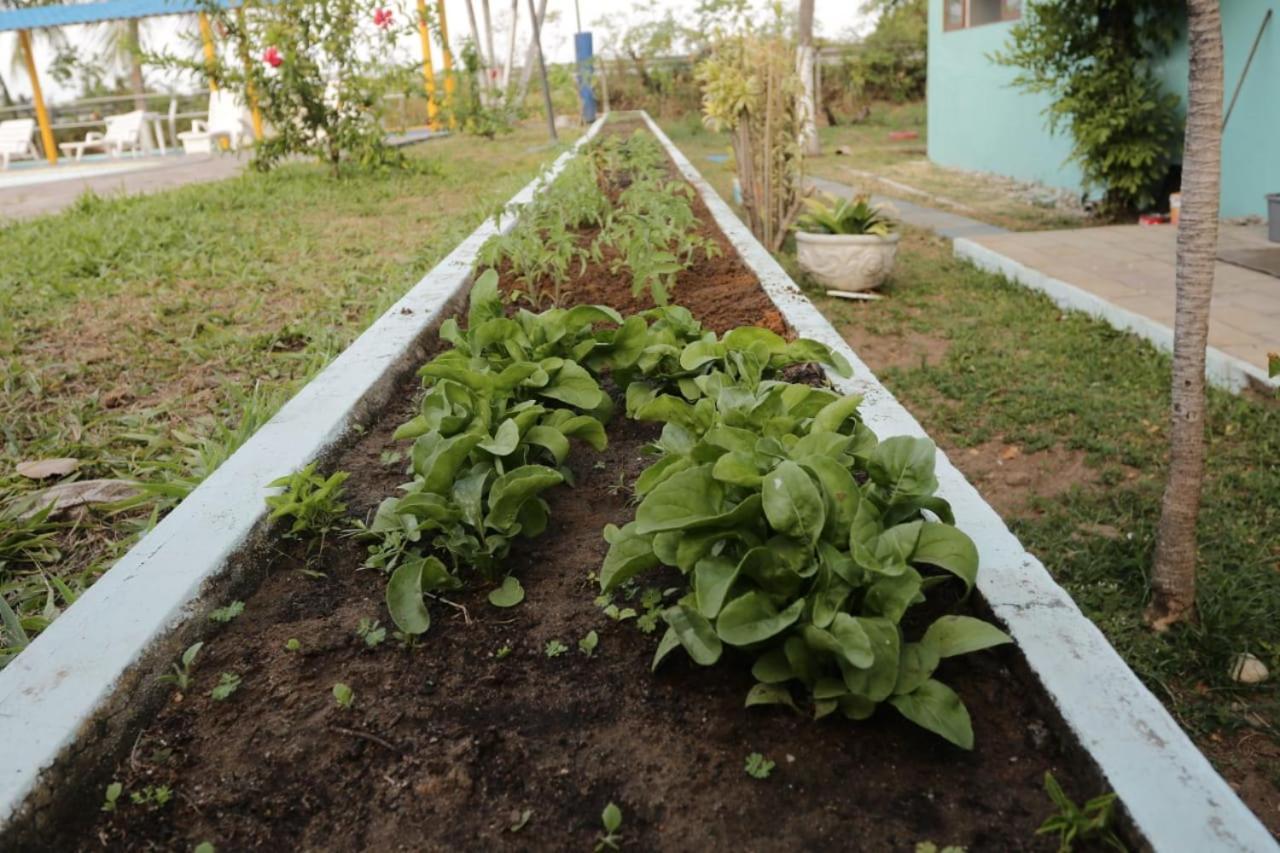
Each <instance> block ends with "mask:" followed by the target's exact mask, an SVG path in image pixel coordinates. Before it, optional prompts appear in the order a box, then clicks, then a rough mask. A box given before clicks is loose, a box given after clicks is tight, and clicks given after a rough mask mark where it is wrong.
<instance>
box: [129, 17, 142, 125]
mask: <svg viewBox="0 0 1280 853" xmlns="http://www.w3.org/2000/svg"><path fill="white" fill-rule="evenodd" d="M128 23H129V44H128V45H127V46H128V48H129V89H130V91H132V92H133V108H134V109H135V110H145V109H146V108H147V83H146V80H144V79H143V77H142V54H141V52H140V51H141V50H142V24H141V23H140V22H139V20H138V19H137V18H130V19H129V22H128Z"/></svg>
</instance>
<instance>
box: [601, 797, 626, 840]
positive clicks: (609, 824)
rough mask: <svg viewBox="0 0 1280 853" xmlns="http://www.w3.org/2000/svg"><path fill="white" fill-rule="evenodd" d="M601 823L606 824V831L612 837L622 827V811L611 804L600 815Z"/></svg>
mask: <svg viewBox="0 0 1280 853" xmlns="http://www.w3.org/2000/svg"><path fill="white" fill-rule="evenodd" d="M600 822H601V823H602V824H604V831H605V832H607V833H609V834H610V835H612V834H613V833H615V832H617V831H618V830H619V829H620V828H621V827H622V809H620V808H618V807H617V806H615V805H614V804H613V803H609V805H607V806H605V807H604V811H603V812H601V813H600Z"/></svg>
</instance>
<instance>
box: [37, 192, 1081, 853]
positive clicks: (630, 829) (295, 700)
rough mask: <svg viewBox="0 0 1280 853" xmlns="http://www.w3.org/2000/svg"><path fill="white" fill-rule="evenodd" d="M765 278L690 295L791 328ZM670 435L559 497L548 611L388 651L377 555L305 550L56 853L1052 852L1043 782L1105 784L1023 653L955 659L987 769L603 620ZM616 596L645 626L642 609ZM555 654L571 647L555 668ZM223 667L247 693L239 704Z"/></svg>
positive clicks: (638, 443) (624, 455)
mask: <svg viewBox="0 0 1280 853" xmlns="http://www.w3.org/2000/svg"><path fill="white" fill-rule="evenodd" d="M699 213H700V214H702V215H704V216H705V215H706V211H705V209H700V210H699ZM704 221H705V222H706V223H707V227H708V228H712V229H713V228H714V226H712V225H711V224H710V218H709V217H706V219H705V220H704ZM713 233H716V234H717V236H719V234H718V231H715V232H713ZM719 239H721V240H723V237H722V236H720V237H719ZM726 248H727V244H726ZM729 258H732V260H729ZM744 272H745V270H744V268H742V266H741V263H740V262H738V261H737V260H736V258H734V257H733V255H732V253H730V252H728V251H726V259H720V260H717V261H714V262H712V264H711V265H710V266H709V268H708V269H707V270H705V271H704V272H703V273H702V274H701V275H694V276H688V274H686V277H687V279H688V280H687V281H682V282H681V285H682V286H681V288H680V289H679V290H677V298H678V299H679V301H680V302H681V303H682V304H684V305H686V306H688V307H690V308H691V309H692V310H693V311H694V313H695V314H697V315H699V316H700V317H701V318H702V319H703V321H704V322H706V323H708V324H709V325H711V326H713V327H715V328H718V329H724V328H728V327H730V326H733V325H737V324H739V323H743V322H759V321H760V319H761V317H762V316H766V311H768V312H772V313H771V314H768V315H767V319H768V321H769V322H770V324H771V325H774V326H775V328H780V326H781V319H780V317H778V316H777V314H776V311H774V310H773V308H772V305H771V304H770V303H769V302H768V300H767V297H765V296H764V294H763V293H762V292H761V291H760V290H759V288H758V286H757V285H756V283H755V281H754V279H752V278H750V276H749V274H746V275H745V276H744ZM707 277H710V278H707ZM588 278H589V280H591V281H592V282H593V285H592V286H591V287H590V288H587V287H583V288H581V289H578V290H576V291H575V292H574V294H573V296H574V298H575V301H577V300H578V299H581V300H584V301H601V302H607V303H609V304H613V305H615V306H617V307H619V308H620V309H627V310H630V309H633V308H635V307H639V306H637V305H636V304H634V303H633V302H632V301H630V299H631V298H630V294H629V283H628V282H625V281H621V280H620V279H618V278H610V277H609V276H607V275H597V276H594V277H592V276H590V275H589V276H588ZM749 312H754V313H749ZM415 392H416V382H414V383H408V384H406V385H405V386H404V388H403V394H402V395H400V397H399V398H398V399H399V401H400V402H399V403H397V404H396V405H394V406H392V407H390V409H391V410H390V411H388V412H386V413H385V415H384V417H383V418H382V419H381V421H380V422H379V423H378V424H376V425H375V426H374V427H372V428H370V429H369V430H368V431H367V432H366V433H365V434H364V435H362V436H360V437H359V438H358V441H357V443H355V444H354V445H353V446H351V447H350V448H349V449H347V450H346V451H345V452H344V453H343V454H342V455H341V456H340V457H339V459H338V460H337V463H336V467H338V468H341V469H342V470H346V471H350V472H351V479H350V480H349V481H348V498H349V500H348V503H349V506H350V511H351V513H352V514H354V515H360V516H367V515H368V514H369V513H371V512H372V510H373V508H374V507H375V506H376V505H377V503H378V502H379V501H381V500H382V499H383V498H384V497H386V496H388V495H391V494H393V493H394V491H395V488H396V486H397V485H399V484H400V483H402V482H403V481H404V480H405V476H404V471H403V466H404V462H403V460H401V461H397V462H394V463H391V464H387V463H384V462H383V461H382V458H381V457H382V454H383V452H384V451H385V450H387V449H388V448H392V447H396V446H397V445H396V444H395V443H393V442H392V441H391V433H392V431H393V430H394V429H395V427H396V426H397V425H398V424H400V423H401V422H403V421H404V420H406V419H408V418H409V417H410V416H411V415H412V414H413V412H414V408H415V403H414V397H415V396H416V393H415ZM655 435H656V430H655V425H653V424H636V423H632V422H629V421H627V420H625V419H624V418H621V417H619V418H615V420H614V422H613V423H612V424H611V426H610V429H609V447H608V449H607V450H606V451H605V452H604V453H601V454H596V453H594V452H593V451H591V450H590V449H589V448H587V447H585V446H577V447H575V449H574V453H573V454H572V456H571V459H570V464H571V467H572V468H573V470H574V473H575V474H576V479H577V484H576V486H575V487H573V488H569V487H568V486H563V487H559V488H557V489H556V490H553V491H552V492H550V493H549V495H548V497H549V502H550V504H551V518H552V521H551V524H550V526H549V528H548V530H547V532H546V533H545V534H544V535H543V536H542V537H540V538H539V539H537V540H534V541H531V542H524V543H522V544H521V545H520V546H519V547H517V548H516V550H515V551H514V552H513V554H512V557H511V566H510V568H511V570H512V572H513V573H515V574H516V575H518V576H519V578H520V579H521V581H522V583H523V585H524V588H525V591H526V594H527V596H526V599H525V601H524V602H523V603H522V604H520V605H519V606H517V607H515V608H512V609H508V610H501V609H498V608H495V607H493V606H491V605H489V604H488V603H487V601H486V595H487V593H488V590H487V589H479V588H477V589H471V590H467V591H465V592H463V593H459V594H457V595H456V596H453V597H452V598H451V601H450V602H439V601H437V602H431V611H432V617H433V620H434V624H433V625H432V627H431V629H430V631H429V632H428V634H427V635H426V637H425V638H424V640H423V642H422V644H421V645H420V646H419V647H418V648H416V649H405V648H402V647H401V646H400V644H399V643H398V642H397V641H396V640H394V639H393V638H391V637H390V636H388V637H387V639H386V641H385V642H383V643H382V644H380V645H378V646H377V647H376V648H369V647H367V646H366V644H365V642H364V640H362V639H361V638H360V637H358V636H357V635H356V627H357V625H358V624H359V623H360V621H361V620H362V619H379V620H381V622H382V623H383V625H386V626H388V630H390V619H389V617H388V614H387V611H386V608H385V605H384V604H383V589H384V585H385V578H384V577H383V576H382V575H381V574H380V573H378V572H374V571H368V570H364V571H361V570H359V568H358V567H359V566H360V565H361V563H362V562H363V559H364V552H363V548H362V546H361V545H359V544H358V543H356V542H354V541H353V540H350V539H342V538H333V539H330V540H329V542H328V543H327V544H326V546H325V548H324V550H323V551H322V552H321V553H319V554H318V555H317V554H313V555H311V556H308V549H307V546H306V544H305V543H300V542H287V541H283V540H282V543H281V545H280V551H279V552H278V555H277V557H276V559H275V560H274V562H273V564H272V566H271V569H270V572H269V574H268V576H267V578H266V580H265V581H264V582H263V583H262V585H261V586H260V587H259V589H258V590H257V591H256V593H254V594H253V595H252V596H251V597H250V598H249V599H248V600H247V606H246V608H245V611H244V613H243V615H241V616H240V617H239V618H237V619H236V620H235V621H233V622H231V623H230V624H228V625H226V626H225V627H222V628H219V629H218V630H217V631H216V632H215V633H214V634H213V635H212V636H211V637H209V638H208V641H207V642H206V644H205V647H204V650H203V652H202V654H201V656H200V659H199V661H198V663H197V665H196V667H195V683H194V685H193V687H192V689H190V690H189V691H187V692H186V693H176V692H175V693H174V694H173V697H172V700H171V701H170V702H169V703H168V704H167V705H166V706H165V707H164V708H163V710H162V711H161V712H160V713H159V714H158V715H157V716H156V717H155V718H154V719H153V720H152V721H151V722H150V724H149V725H147V726H146V728H145V729H144V730H143V731H142V732H141V733H140V735H139V736H138V740H137V743H136V744H135V746H134V748H133V750H132V752H131V754H130V755H129V757H128V758H127V759H126V760H125V761H123V762H121V764H120V766H119V767H118V769H117V772H116V774H115V777H114V778H115V779H116V780H117V781H119V782H121V783H122V784H123V786H124V791H125V793H124V794H123V795H122V796H121V797H120V799H119V805H118V806H117V809H116V810H115V811H114V812H100V813H96V814H95V813H91V812H89V813H86V814H85V816H84V820H83V822H82V823H81V824H80V825H67V826H66V827H65V828H64V831H63V832H62V833H61V835H60V837H56V838H51V839H50V844H49V846H48V848H47V849H58V850H70V849H76V850H85V849H127V850H189V849H191V848H192V847H194V845H196V844H198V843H199V842H201V841H206V840H207V841H210V842H212V843H214V844H215V845H217V848H218V850H220V851H227V850H249V849H251V850H273V851H274V850H292V849H307V850H344V851H345V850H444V849H464V850H491V849H504V850H556V851H559V850H584V851H585V850H591V849H592V847H593V846H594V844H595V843H596V840H597V838H598V836H599V835H600V832H601V823H600V812H601V810H602V809H603V808H604V807H605V805H606V804H607V803H609V802H611V801H612V802H614V803H617V804H618V806H619V807H620V808H621V810H622V813H623V823H622V827H621V830H620V831H621V834H622V837H623V849H624V850H637V851H645V850H722V849H723V850H753V851H754V850H808V849H824V848H825V849H840V850H874V851H881V850H905V851H912V850H914V849H915V845H916V844H917V843H920V842H934V843H936V844H937V845H938V847H939V848H941V847H943V846H945V845H948V844H956V845H964V846H965V847H967V849H969V850H970V851H979V850H997V851H1010V850H1041V849H1046V850H1052V849H1054V845H1053V844H1052V843H1051V842H1050V841H1049V840H1048V839H1046V838H1044V837H1037V836H1036V835H1035V834H1034V833H1035V829H1036V828H1037V827H1038V826H1039V825H1040V823H1041V822H1042V821H1043V820H1044V818H1045V817H1046V816H1047V815H1048V814H1049V813H1050V812H1051V811H1052V808H1051V806H1050V803H1049V801H1048V799H1047V798H1046V797H1045V795H1044V793H1043V788H1042V779H1043V776H1044V773H1045V772H1046V771H1052V772H1053V773H1054V775H1055V776H1056V777H1057V778H1058V779H1059V780H1060V781H1061V782H1062V783H1063V785H1064V787H1066V789H1067V790H1068V792H1070V793H1071V794H1073V795H1075V796H1076V797H1077V798H1084V797H1087V796H1091V795H1093V794H1096V793H1098V792H1099V787H1098V784H1097V782H1096V781H1095V779H1094V777H1093V771H1092V770H1091V769H1090V767H1089V765H1088V763H1087V761H1086V760H1084V759H1082V758H1081V757H1080V755H1081V753H1080V750H1079V748H1078V747H1077V746H1076V745H1075V744H1074V743H1073V742H1071V741H1070V740H1069V739H1068V738H1065V737H1064V736H1063V735H1062V734H1061V731H1062V727H1061V724H1060V722H1059V721H1058V720H1057V719H1056V718H1055V717H1054V715H1053V712H1052V710H1051V709H1050V707H1049V702H1048V701H1047V699H1046V698H1045V697H1044V695H1043V694H1042V692H1041V691H1040V689H1039V686H1038V684H1037V682H1036V680H1035V678H1034V677H1033V676H1032V675H1031V674H1030V673H1029V672H1028V670H1027V668H1026V665H1025V663H1024V662H1023V660H1022V658H1021V656H1020V654H1019V653H1018V652H1017V650H1016V649H1014V648H1012V647H1003V648H1000V649H997V650H994V651H989V652H984V653H980V654H975V655H968V656H965V657H963V658H957V659H951V660H948V661H946V662H944V664H943V667H942V671H941V673H940V678H941V679H942V680H944V681H945V682H947V683H948V684H951V685H953V686H954V687H955V688H956V689H957V691H958V692H959V693H960V694H961V696H962V697H963V699H964V701H965V703H966V704H967V705H968V707H969V710H970V712H971V714H972V716H973V721H974V729H975V734H976V748H975V750H974V751H973V752H972V753H966V752H964V751H962V750H959V749H956V748H954V747H952V746H950V745H948V744H947V743H946V742H944V741H942V740H941V739H939V738H938V737H936V736H934V735H932V734H929V733H928V732H926V731H924V730H922V729H919V728H917V727H915V726H914V725H912V724H910V723H908V722H906V721H905V720H903V719H902V718H900V717H898V716H897V715H896V713H895V712H894V711H892V709H886V710H882V711H881V712H880V713H878V714H877V715H876V716H875V717H874V718H873V719H872V720H870V721H867V722H865V723H849V722H846V721H844V720H840V719H831V718H828V719H827V720H823V721H821V722H816V723H815V722H813V721H812V720H810V719H808V718H806V717H802V716H799V715H796V714H792V713H789V712H786V711H781V710H762V709H759V708H753V709H746V708H744V707H743V698H744V697H745V695H746V692H747V690H748V688H749V687H750V686H751V682H752V679H751V677H750V674H749V672H748V666H747V664H746V661H743V662H742V664H741V665H735V664H734V662H732V661H726V662H723V663H721V664H720V665H718V666H716V667H713V668H710V669H703V668H699V667H696V666H694V665H692V664H691V663H690V662H688V661H687V660H686V659H685V658H684V656H683V655H681V654H680V653H678V652H677V653H675V654H673V655H672V656H671V659H670V660H669V661H668V663H666V664H664V666H663V667H662V669H660V670H659V671H658V672H657V673H656V674H651V673H650V671H649V662H650V659H651V658H652V655H653V651H654V648H655V646H656V644H657V639H658V636H659V632H654V633H652V634H647V635H646V634H644V633H642V632H641V631H640V630H639V629H638V627H637V624H636V621H634V620H628V621H625V622H614V621H612V620H611V619H609V618H608V617H607V616H605V615H604V614H603V613H602V611H601V610H600V608H599V607H598V606H597V605H596V604H595V603H594V598H595V596H596V594H597V589H596V586H595V583H594V582H593V581H592V580H591V578H590V576H591V574H592V573H593V572H594V571H595V570H597V569H598V567H599V566H600V563H601V561H602V559H603V557H604V554H605V551H606V547H607V546H606V544H605V542H604V540H603V539H602V538H601V529H602V528H603V526H604V525H605V524H606V523H608V522H613V523H616V524H623V523H624V522H626V521H627V520H629V519H630V518H631V516H632V514H633V512H634V507H633V506H632V505H630V504H629V503H628V496H629V494H630V489H629V485H630V483H631V482H632V481H633V480H634V478H635V477H636V476H637V475H638V474H639V472H640V471H641V470H643V468H644V467H645V465H646V464H647V461H648V458H647V457H646V456H645V455H644V454H643V452H642V450H643V447H644V445H645V444H646V443H647V442H648V441H651V440H652V439H653V438H654V437H655ZM400 449H402V450H403V449H404V448H400ZM312 550H314V547H313V548H312ZM303 569H306V570H307V571H302V570H303ZM316 571H320V572H323V575H319V576H318V575H315V574H313V572H316ZM618 603H619V604H620V605H623V606H626V605H628V604H631V605H632V606H635V607H636V609H640V607H639V603H638V596H637V599H636V601H634V602H625V601H619V602H618ZM980 606H981V605H980V604H979V603H977V602H972V603H970V604H967V605H961V606H960V608H959V609H961V610H962V611H963V610H969V611H973V610H975V609H976V608H978V607H980ZM590 631H596V632H598V635H599V646H598V648H597V649H596V650H595V652H594V654H593V655H591V656H587V655H585V654H583V653H582V652H580V651H579V649H578V641H579V640H581V639H582V638H583V637H584V636H585V635H586V634H587V633H588V632H590ZM291 638H296V639H297V640H298V641H299V643H300V646H301V647H300V649H299V650H298V651H293V652H291V651H288V650H287V649H286V643H287V642H288V641H289V640H290V639H291ZM553 640H555V641H559V642H560V643H561V644H563V645H564V646H565V647H567V650H566V651H565V652H564V653H563V654H560V655H559V656H554V657H553V656H549V655H548V654H547V653H546V647H547V644H548V643H549V642H550V641H553ZM223 672H233V673H236V674H238V675H240V676H241V677H242V679H243V681H242V684H241V686H240V688H239V690H237V691H236V692H235V693H234V694H233V695H232V696H231V697H230V698H228V699H226V700H224V701H221V702H216V701H214V700H213V699H212V698H210V696H209V691H210V690H211V688H212V687H213V686H214V685H215V684H216V683H217V681H218V677H219V674H220V673H223ZM338 682H342V683H345V684H347V685H349V686H350V687H351V688H352V690H354V694H355V700H354V703H353V705H352V707H350V708H348V709H343V708H340V707H339V706H338V705H337V703H336V702H335V700H334V697H333V693H332V688H333V686H334V684H335V683H338ZM753 752H759V753H762V754H763V755H764V756H765V757H767V758H768V759H770V760H772V761H774V762H776V765H777V766H776V768H775V769H774V770H773V772H772V774H771V775H770V776H769V777H768V778H767V779H761V780H757V779H755V778H752V777H751V776H749V775H748V774H747V773H746V772H745V771H744V764H745V761H746V758H747V756H748V755H749V754H750V753H753ZM160 785H167V786H169V787H170V788H171V789H172V790H173V792H174V797H173V799H172V800H171V801H170V802H168V803H167V804H166V805H163V806H148V805H136V804H134V803H132V802H129V796H130V794H131V793H135V792H142V791H145V789H146V788H147V786H152V787H153V788H154V787H156V786H160Z"/></svg>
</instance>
